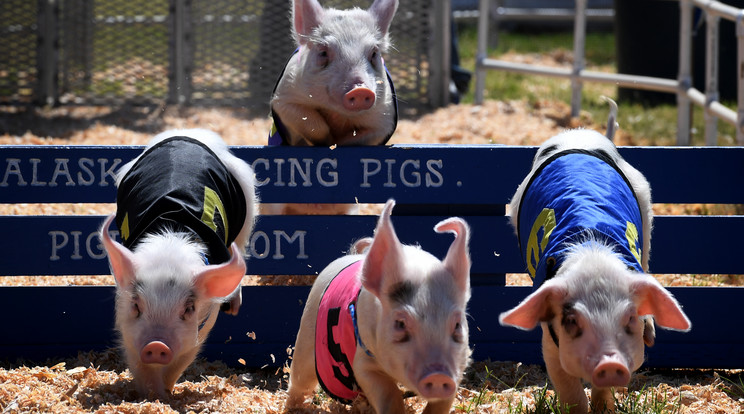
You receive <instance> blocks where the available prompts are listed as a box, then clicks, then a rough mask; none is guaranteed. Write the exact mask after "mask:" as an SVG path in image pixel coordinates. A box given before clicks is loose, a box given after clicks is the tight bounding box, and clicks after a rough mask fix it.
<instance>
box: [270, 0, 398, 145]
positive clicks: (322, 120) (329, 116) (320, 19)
mask: <svg viewBox="0 0 744 414" xmlns="http://www.w3.org/2000/svg"><path fill="white" fill-rule="evenodd" d="M397 8H398V0H375V2H374V3H372V5H371V6H370V8H369V9H368V10H362V9H360V8H358V7H356V8H353V9H349V10H336V9H324V8H323V7H322V6H321V5H320V4H319V3H318V1H317V0H294V2H293V5H292V27H293V29H292V34H293V37H294V39H295V42H296V44H297V50H296V52H295V53H294V54H293V55H292V57H290V59H289V61H288V62H287V65H286V67H285V68H284V71H283V72H282V74H281V75H280V77H279V80H278V81H277V84H276V86H275V88H274V92H273V95H272V98H271V113H272V117H273V120H274V125H273V127H272V130H271V134H270V137H269V145H279V144H284V145H295V146H318V145H319V146H332V145H379V144H384V143H386V142H387V141H388V140H389V139H390V136H391V135H392V134H393V131H394V130H395V127H396V125H397V122H398V104H397V100H396V98H395V89H394V87H393V83H392V80H391V79H390V75H389V74H388V72H387V69H386V68H385V64H384V62H383V59H382V55H383V53H386V52H387V49H388V47H389V43H390V40H389V35H388V30H389V28H390V23H391V22H392V20H393V16H394V15H395V11H396V9H397Z"/></svg>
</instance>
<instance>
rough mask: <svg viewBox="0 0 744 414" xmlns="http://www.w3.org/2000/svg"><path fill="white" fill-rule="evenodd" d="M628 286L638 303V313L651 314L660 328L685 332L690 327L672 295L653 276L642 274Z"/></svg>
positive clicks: (688, 321)
mask: <svg viewBox="0 0 744 414" xmlns="http://www.w3.org/2000/svg"><path fill="white" fill-rule="evenodd" d="M630 288H631V292H632V293H633V295H634V297H635V298H636V303H637V304H638V315H641V316H643V315H653V316H654V320H656V323H658V324H659V326H661V327H662V328H667V329H673V330H676V331H685V332H686V331H689V330H690V328H691V327H692V324H691V323H690V320H689V319H687V315H685V313H684V312H682V308H681V307H680V306H679V303H677V300H676V299H674V296H672V294H671V293H669V291H667V290H666V289H664V287H663V286H661V284H660V283H659V282H658V281H656V279H654V278H653V277H651V276H648V275H645V274H644V275H642V276H641V277H638V279H637V280H635V281H633V283H632V284H631V287H630Z"/></svg>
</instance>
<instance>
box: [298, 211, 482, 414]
mask: <svg viewBox="0 0 744 414" xmlns="http://www.w3.org/2000/svg"><path fill="white" fill-rule="evenodd" d="M394 204H395V202H394V201H393V200H390V201H388V202H387V204H386V205H385V208H384V210H383V212H382V214H381V215H380V219H379V221H378V224H377V228H376V230H375V235H374V238H373V239H372V240H370V239H363V240H362V241H361V242H359V243H357V244H356V245H355V246H354V248H352V252H356V251H364V253H362V254H351V255H348V256H345V257H342V258H340V259H337V260H335V261H334V262H333V263H331V264H330V265H329V266H328V267H327V268H326V269H325V270H323V272H322V273H321V274H320V276H318V279H317V281H316V282H315V284H314V285H313V288H312V290H311V291H310V295H309V297H308V300H307V303H306V305H305V311H304V313H303V315H302V321H301V325H300V330H299V332H298V334H297V342H296V344H295V350H294V358H293V361H292V367H291V368H292V370H291V374H290V381H289V398H288V399H287V403H286V407H287V408H297V407H300V406H301V405H302V404H303V402H304V400H305V398H306V397H307V396H308V395H309V394H311V393H312V392H313V389H314V388H315V387H316V385H318V383H319V382H320V384H321V386H322V387H323V388H324V389H325V390H326V392H327V394H328V395H330V396H332V397H334V398H336V399H339V400H341V401H343V402H350V401H351V400H353V399H354V398H355V397H356V396H357V395H358V394H359V393H363V394H364V395H365V396H366V397H367V399H368V400H369V402H370V404H371V405H372V407H373V408H374V409H375V411H376V412H378V413H403V412H404V405H403V398H402V394H401V392H400V389H399V388H398V384H402V385H403V386H404V387H405V388H407V389H409V390H412V391H414V392H415V393H416V394H418V395H420V396H421V397H423V398H424V399H426V400H427V401H428V402H427V407H426V412H427V413H429V412H431V413H448V412H449V410H450V407H451V405H452V402H453V400H454V398H455V393H456V390H457V384H458V383H459V381H460V380H461V378H462V375H463V371H464V370H465V368H466V367H467V365H468V362H469V359H470V349H469V348H468V323H467V319H466V314H465V307H466V304H467V302H468V300H469V298H470V282H469V278H470V258H469V253H468V237H469V229H468V226H467V224H466V223H465V222H464V221H463V220H461V219H459V218H450V219H447V220H444V221H442V222H440V223H439V224H437V225H436V226H435V228H434V229H435V230H436V231H437V232H440V233H442V232H452V233H454V234H455V240H454V241H453V243H452V245H451V246H450V248H449V251H448V253H447V256H446V257H445V259H444V260H443V261H440V260H438V259H436V258H435V257H434V256H432V255H431V254H429V253H427V252H425V251H424V250H421V249H420V248H418V247H414V246H406V245H403V244H401V243H400V241H398V238H397V236H396V234H395V230H394V229H393V226H392V223H391V220H390V214H391V211H392V209H393V206H394ZM316 373H317V375H316Z"/></svg>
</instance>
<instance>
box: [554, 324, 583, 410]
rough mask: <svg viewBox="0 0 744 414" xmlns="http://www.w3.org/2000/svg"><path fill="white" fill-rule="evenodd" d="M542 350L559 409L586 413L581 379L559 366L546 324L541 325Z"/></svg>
mask: <svg viewBox="0 0 744 414" xmlns="http://www.w3.org/2000/svg"><path fill="white" fill-rule="evenodd" d="M542 329H543V336H542V348H543V358H544V359H545V367H546V368H547V369H548V376H549V377H550V382H551V383H553V388H555V392H556V394H558V402H559V403H560V407H561V408H562V407H569V413H570V414H576V413H582V414H583V413H586V412H587V409H588V408H589V402H588V401H587V399H586V394H585V393H584V386H583V384H582V383H581V379H580V378H577V377H574V376H573V375H571V374H569V373H568V372H566V371H565V370H564V369H563V367H562V366H561V360H560V356H559V354H558V347H557V346H556V345H555V342H553V338H552V337H551V336H550V332H549V331H548V326H547V324H545V323H543V324H542Z"/></svg>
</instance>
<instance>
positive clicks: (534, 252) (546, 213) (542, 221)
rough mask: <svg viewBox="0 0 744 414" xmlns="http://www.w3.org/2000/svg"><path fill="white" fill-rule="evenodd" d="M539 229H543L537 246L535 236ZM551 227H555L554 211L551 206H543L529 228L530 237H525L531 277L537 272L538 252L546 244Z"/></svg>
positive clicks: (536, 236) (551, 230)
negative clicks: (530, 228)
mask: <svg viewBox="0 0 744 414" xmlns="http://www.w3.org/2000/svg"><path fill="white" fill-rule="evenodd" d="M540 229H543V236H542V240H540V245H539V246H538V245H537V238H538V233H539V232H540ZM553 229H555V211H554V210H553V209H551V208H544V209H543V211H541V212H540V214H539V215H538V216H537V218H536V219H535V223H534V224H533V225H532V230H530V237H529V239H527V271H528V272H529V273H530V276H532V278H533V279H534V278H535V274H536V272H537V270H536V269H537V265H538V264H539V263H540V254H541V253H542V252H543V251H544V250H545V247H546V246H547V245H548V241H549V240H550V233H552V232H553ZM533 261H534V264H533Z"/></svg>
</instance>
